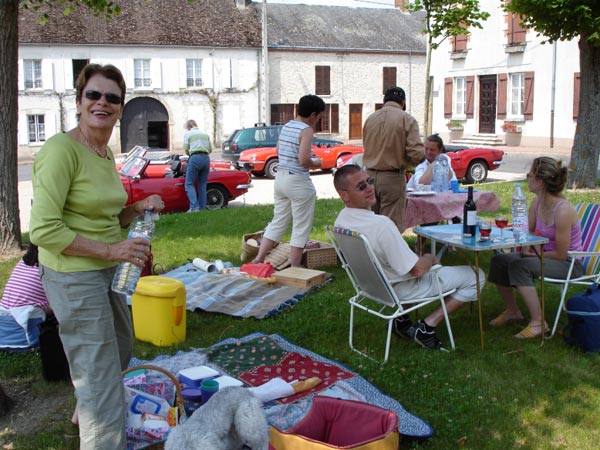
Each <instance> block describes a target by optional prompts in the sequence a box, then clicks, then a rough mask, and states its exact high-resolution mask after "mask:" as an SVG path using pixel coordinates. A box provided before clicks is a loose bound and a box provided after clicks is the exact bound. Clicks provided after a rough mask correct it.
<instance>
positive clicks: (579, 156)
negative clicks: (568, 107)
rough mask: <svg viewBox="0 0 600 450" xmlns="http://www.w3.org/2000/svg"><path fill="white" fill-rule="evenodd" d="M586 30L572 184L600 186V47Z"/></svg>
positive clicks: (581, 42) (582, 42) (581, 45)
mask: <svg viewBox="0 0 600 450" xmlns="http://www.w3.org/2000/svg"><path fill="white" fill-rule="evenodd" d="M588 37H589V35H587V34H582V35H581V37H580V39H579V62H580V72H581V87H580V95H579V118H578V119H577V128H576V130H575V139H574V140H573V149H572V150H571V164H570V168H571V169H572V170H571V173H570V174H569V179H568V183H567V186H568V187H569V188H575V189H576V188H594V187H596V179H597V176H598V175H597V171H598V157H599V156H600V139H598V124H600V47H595V46H594V45H592V44H591V43H590V42H589V41H588V40H587V38H588Z"/></svg>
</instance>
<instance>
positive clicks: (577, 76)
mask: <svg viewBox="0 0 600 450" xmlns="http://www.w3.org/2000/svg"><path fill="white" fill-rule="evenodd" d="M580 90H581V73H580V72H575V73H574V74H573V119H577V118H578V117H579V98H580V97H579V92H580Z"/></svg>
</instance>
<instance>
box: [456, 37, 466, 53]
mask: <svg viewBox="0 0 600 450" xmlns="http://www.w3.org/2000/svg"><path fill="white" fill-rule="evenodd" d="M468 40H469V35H468V34H459V35H458V36H455V37H454V48H453V51H455V52H462V51H465V50H466V49H467V41H468Z"/></svg>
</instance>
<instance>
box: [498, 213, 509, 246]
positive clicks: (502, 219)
mask: <svg viewBox="0 0 600 450" xmlns="http://www.w3.org/2000/svg"><path fill="white" fill-rule="evenodd" d="M495 222H496V226H497V227H498V228H500V237H499V238H497V240H498V241H503V240H504V239H505V238H504V228H506V226H507V225H508V217H507V216H496V220H495Z"/></svg>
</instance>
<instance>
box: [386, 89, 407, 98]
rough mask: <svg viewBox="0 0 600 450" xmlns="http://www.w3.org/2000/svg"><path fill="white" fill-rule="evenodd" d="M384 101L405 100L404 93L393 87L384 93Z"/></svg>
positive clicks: (402, 90)
mask: <svg viewBox="0 0 600 450" xmlns="http://www.w3.org/2000/svg"><path fill="white" fill-rule="evenodd" d="M384 99H385V100H386V101H389V100H401V101H403V100H406V93H405V92H404V89H402V88H401V87H398V86H395V87H392V88H389V89H387V90H386V91H385V95H384Z"/></svg>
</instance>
